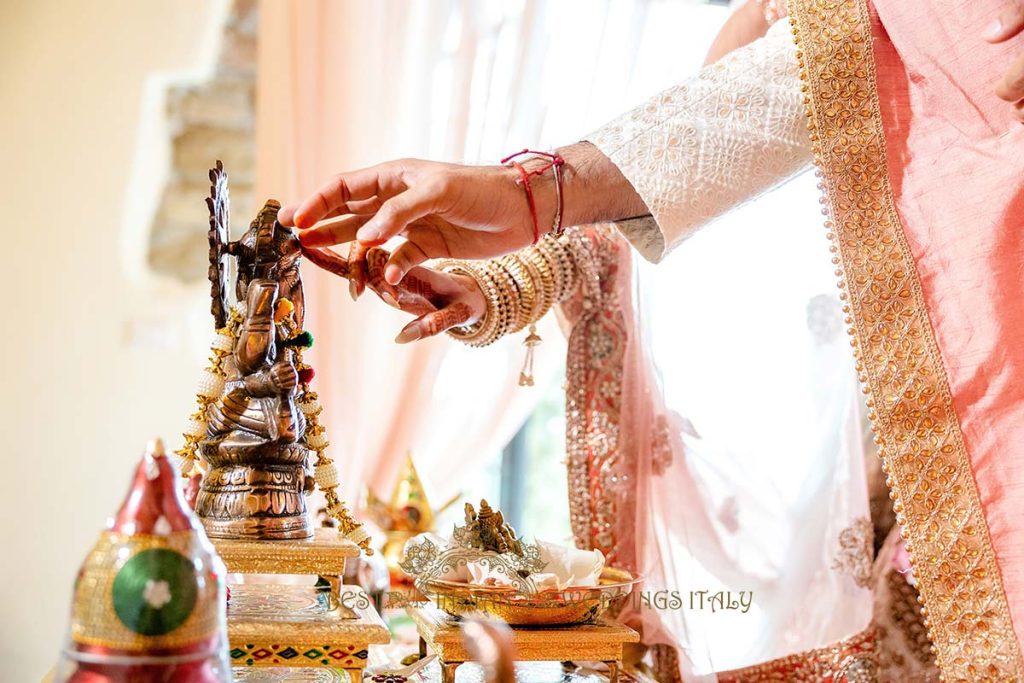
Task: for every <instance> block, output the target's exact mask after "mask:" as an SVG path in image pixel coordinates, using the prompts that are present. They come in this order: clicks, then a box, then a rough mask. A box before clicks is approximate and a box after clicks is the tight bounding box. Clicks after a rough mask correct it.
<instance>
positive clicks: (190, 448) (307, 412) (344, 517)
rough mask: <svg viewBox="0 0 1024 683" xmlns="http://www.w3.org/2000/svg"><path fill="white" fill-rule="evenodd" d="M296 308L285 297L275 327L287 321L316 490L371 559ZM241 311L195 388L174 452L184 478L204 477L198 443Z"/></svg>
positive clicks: (218, 340) (217, 341)
mask: <svg viewBox="0 0 1024 683" xmlns="http://www.w3.org/2000/svg"><path fill="white" fill-rule="evenodd" d="M294 310H295V307H294V305H293V304H292V302H291V301H289V300H288V299H281V300H280V301H278V303H277V308H276V309H275V311H274V320H275V322H276V323H284V324H285V325H286V326H288V327H289V328H290V329H291V334H290V335H289V337H288V339H286V340H285V341H284V343H283V344H282V348H283V350H284V351H286V352H287V351H291V353H292V360H293V361H294V363H295V368H296V369H297V370H298V374H299V387H298V397H297V399H296V402H295V404H296V405H297V406H298V408H299V410H301V411H302V414H303V415H304V416H305V417H306V432H305V434H304V436H303V441H302V444H303V445H304V446H305V447H306V448H307V449H308V450H309V451H310V452H312V453H315V454H316V460H315V462H314V463H313V479H314V481H315V482H316V486H317V488H319V489H320V491H322V492H323V494H324V498H325V499H326V502H327V514H328V516H330V517H331V518H332V519H334V520H336V521H337V522H338V533H340V534H341V535H342V537H343V538H345V539H347V540H350V541H352V542H353V543H355V544H356V545H358V546H359V547H360V548H362V550H363V552H365V553H366V554H367V555H372V554H373V549H372V548H370V535H369V534H368V533H367V531H366V529H364V528H363V525H362V523H361V522H357V521H356V520H355V519H353V517H352V515H351V513H349V511H348V508H347V507H346V506H345V503H344V502H343V501H342V500H341V498H340V497H339V496H338V492H337V488H338V468H337V467H336V466H335V464H334V461H333V460H332V459H331V458H330V457H329V456H328V455H327V447H328V446H330V441H328V439H327V428H326V427H324V426H323V425H322V424H320V419H319V416H320V413H321V412H322V411H323V406H321V405H320V399H319V397H318V396H317V394H316V392H315V391H313V390H311V389H310V387H309V383H310V382H311V381H312V380H313V377H314V376H315V375H316V373H315V372H314V370H313V368H312V367H311V366H309V365H307V364H306V363H305V362H303V360H302V353H303V351H305V350H306V349H308V348H310V347H312V346H313V335H312V334H311V333H310V332H308V331H306V330H297V329H295V325H294V322H292V321H293V320H294V316H293V315H292V313H293V311H294ZM243 312H244V307H243V306H242V304H241V303H238V304H235V306H233V307H232V308H231V311H230V313H229V315H228V322H227V324H226V325H225V326H224V327H222V328H220V329H219V330H217V331H216V332H215V333H214V335H213V342H212V343H211V344H210V360H209V365H208V366H207V368H206V369H205V370H204V371H203V373H202V374H201V375H200V376H199V382H198V383H197V387H196V410H195V412H193V413H192V414H191V415H189V418H188V422H187V423H186V425H185V431H184V432H183V434H182V436H183V437H184V439H185V443H184V445H183V446H182V447H181V448H180V449H178V450H177V451H175V455H177V456H178V458H179V460H178V463H177V464H178V465H179V469H180V471H181V476H182V477H185V478H191V477H193V476H195V475H197V474H202V473H203V468H202V464H201V460H200V458H199V443H200V442H201V441H202V440H203V439H204V438H205V437H206V430H207V415H208V414H209V409H210V406H211V405H212V404H213V403H214V402H215V401H216V400H217V399H218V398H219V397H220V395H221V394H222V393H223V391H224V382H225V373H224V359H225V358H226V357H227V356H229V355H230V354H231V352H232V350H233V349H234V347H235V342H236V340H237V338H238V329H239V326H240V325H241V322H242V320H243ZM289 323H290V324H289Z"/></svg>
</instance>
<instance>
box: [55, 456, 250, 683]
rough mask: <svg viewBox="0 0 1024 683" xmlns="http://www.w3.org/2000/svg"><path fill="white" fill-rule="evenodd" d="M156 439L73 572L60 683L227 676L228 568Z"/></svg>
mask: <svg viewBox="0 0 1024 683" xmlns="http://www.w3.org/2000/svg"><path fill="white" fill-rule="evenodd" d="M179 484H180V479H179V477H178V473H177V472H176V471H175V468H174V466H173V465H172V463H171V461H170V460H169V459H168V458H167V457H165V455H164V448H163V444H162V443H161V442H160V441H154V442H152V443H151V444H150V445H149V447H148V448H147V452H146V454H145V455H144V456H143V458H142V461H141V462H140V463H139V465H138V467H137V468H136V470H135V478H134V481H133V482H132V486H131V489H130V490H129V491H128V495H127V497H126V498H125V500H124V502H123V503H122V504H121V508H120V510H118V512H117V514H116V516H115V517H114V518H113V519H112V520H111V521H110V522H109V524H108V527H107V530H106V531H104V532H102V533H101V534H100V538H99V541H98V542H97V543H96V545H95V546H94V547H93V549H92V551H91V552H90V553H89V555H88V556H87V557H86V559H85V562H84V563H83V564H82V568H81V569H80V570H79V572H78V578H77V580H76V582H75V590H74V598H73V602H72V608H71V633H70V636H69V638H68V644H67V646H66V648H65V650H64V652H63V654H62V657H61V662H60V665H59V666H58V668H57V671H56V676H55V681H58V682H59V683H214V682H218V681H228V680H230V678H231V670H230V668H229V664H228V656H227V633H226V615H225V569H224V565H223V563H222V562H221V561H220V558H219V557H218V556H217V554H216V553H215V552H214V550H213V547H212V546H211V545H210V541H209V540H208V539H207V537H206V533H205V532H204V531H203V527H202V525H201V524H200V523H199V521H198V520H197V519H196V517H195V515H194V514H193V513H192V512H191V511H190V510H189V509H188V507H187V506H186V504H185V502H184V500H183V498H182V494H181V491H180V488H179Z"/></svg>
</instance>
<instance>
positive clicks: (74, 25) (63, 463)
mask: <svg viewBox="0 0 1024 683" xmlns="http://www.w3.org/2000/svg"><path fill="white" fill-rule="evenodd" d="M222 9H223V7H222V4H221V3H218V2H207V1H204V0H187V1H186V0H146V1H145V2H138V1H137V0H97V1H95V2H86V1H83V0H64V1H57V0H48V1H45V2H42V1H40V0H22V1H18V2H11V1H10V0H6V1H5V2H4V3H2V5H0V153H2V158H0V197H2V201H0V207H3V210H4V213H5V216H4V227H3V228H2V230H3V243H4V246H5V251H6V253H7V254H8V256H7V258H6V259H4V261H3V262H4V264H5V267H6V269H7V273H6V275H7V277H6V280H7V282H8V283H9V284H8V287H7V291H6V293H5V296H4V297H3V303H2V310H3V313H4V315H3V319H4V325H3V334H2V335H0V339H2V341H0V344H2V345H3V347H2V350H0V357H2V358H3V366H2V377H3V379H2V384H0V386H2V387H3V396H2V398H0V415H2V416H3V417H2V422H0V426H2V429H0V437H2V440H3V445H2V447H0V453H2V457H3V469H2V474H0V496H2V498H0V500H2V502H3V520H2V522H0V525H2V536H0V541H2V546H0V553H2V558H0V572H2V574H0V576H2V588H0V590H2V593H0V599H2V605H0V648H2V651H0V680H3V681H11V682H12V683H22V682H32V681H37V680H39V678H40V677H41V676H42V674H43V673H44V672H45V671H46V670H47V669H48V668H49V667H50V665H51V664H52V662H53V660H54V658H55V657H56V655H57V652H58V649H59V646H60V644H61V639H62V638H63V633H64V629H65V628H66V621H67V616H66V615H67V611H68V606H69V597H70V590H71V586H72V582H73V581H74V577H75V572H76V571H77V568H78V565H79V563H80V562H81V560H82V558H83V556H84V554H85V553H86V551H87V550H88V548H89V546H90V545H91V544H92V543H93V542H94V540H95V538H96V534H97V532H98V531H99V530H100V528H101V527H102V525H103V524H104V522H105V519H106V517H107V516H108V515H110V514H111V513H112V512H113V511H114V508H115V507H116V506H117V505H118V504H119V503H120V499H121V496H122V495H123V494H124V491H125V487H126V485H127V481H128V477H129V475H130V470H131V467H132V463H133V461H135V460H136V458H137V457H138V455H139V452H140V449H141V448H142V446H143V445H144V443H145V441H146V439H147V438H148V437H150V436H152V435H158V434H159V435H164V436H165V437H166V438H167V439H168V441H169V442H170V443H171V444H172V445H173V446H177V444H178V441H179V439H178V437H177V432H178V430H179V428H180V424H181V422H182V420H183V419H184V417H185V415H186V413H187V412H188V410H189V407H190V403H191V400H192V399H191V396H192V386H193V382H194V378H195V376H196V373H197V372H198V370H199V368H200V366H201V364H202V362H203V357H202V354H197V352H196V348H197V343H196V341H195V340H196V338H197V335H198V330H199V328H202V331H203V332H202V333H203V334H204V335H205V325H206V324H207V323H206V320H208V318H206V317H205V315H204V310H205V307H206V300H205V298H204V295H203V293H202V289H203V288H202V287H199V288H193V289H191V290H183V289H182V288H181V287H175V286H172V285H170V284H168V283H162V282H157V281H153V279H152V278H151V277H148V276H147V274H146V273H145V272H144V269H142V268H140V267H139V265H140V262H138V261H137V258H136V257H135V256H134V253H135V247H134V246H133V245H137V244H139V243H141V242H143V241H144V240H142V239H141V237H143V236H144V234H143V233H142V232H140V231H142V230H144V223H145V221H134V224H133V225H131V226H128V225H126V221H125V220H124V218H123V217H124V210H125V200H126V188H127V185H128V178H129V175H130V174H131V171H132V168H133V161H134V156H135V150H136V138H137V131H138V129H139V126H140V117H141V113H142V111H143V109H144V107H143V99H144V98H143V90H144V81H145V79H146V77H147V75H149V74H151V73H152V72H155V71H168V70H169V71H180V70H188V69H194V68H197V67H199V66H200V65H201V62H202V61H203V60H204V58H208V57H209V55H210V50H209V47H210V45H209V41H210V32H209V31H208V29H207V28H206V27H207V26H209V25H210V24H211V22H212V21H215V20H216V18H217V16H218V13H219V12H220V11H222ZM201 200H202V198H201V197H197V203H196V220H197V221H199V222H204V221H205V215H204V213H205V208H204V207H203V205H202V203H201ZM133 264H134V265H133ZM200 346H201V345H200Z"/></svg>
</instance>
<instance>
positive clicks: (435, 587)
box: [416, 567, 640, 626]
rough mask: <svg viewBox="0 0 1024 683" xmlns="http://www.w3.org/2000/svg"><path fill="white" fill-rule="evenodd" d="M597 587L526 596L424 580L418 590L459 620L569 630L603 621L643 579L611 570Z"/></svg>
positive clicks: (509, 589) (507, 590)
mask: <svg viewBox="0 0 1024 683" xmlns="http://www.w3.org/2000/svg"><path fill="white" fill-rule="evenodd" d="M599 581H600V583H599V584H598V585H597V586H574V587H572V588H566V589H563V590H546V591H540V592H538V593H533V594H525V593H523V592H522V591H520V590H519V589H517V588H514V587H512V586H481V585H478V584H471V583H461V582H457V581H441V580H438V579H421V580H418V581H417V582H416V587H417V588H419V590H420V591H421V592H422V593H423V594H424V595H425V596H426V597H427V598H428V599H429V600H430V601H431V602H433V603H434V604H435V605H437V607H438V608H440V609H442V610H444V611H445V612H447V613H448V614H450V615H452V616H454V617H479V616H487V617H490V618H492V619H498V620H501V621H503V622H505V623H506V624H509V625H510V626H569V625H572V624H586V623H589V622H592V621H595V620H597V618H598V617H600V616H601V615H602V614H604V613H605V612H607V611H608V610H609V609H611V608H613V607H617V606H618V605H619V604H621V603H622V601H623V600H625V598H626V596H628V595H629V593H630V591H632V590H633V586H634V585H635V584H637V583H638V582H639V581H640V579H639V578H634V577H633V575H632V574H630V573H629V572H627V571H625V570H623V569H615V568H613V567H605V569H604V571H602V572H601V578H600V579H599Z"/></svg>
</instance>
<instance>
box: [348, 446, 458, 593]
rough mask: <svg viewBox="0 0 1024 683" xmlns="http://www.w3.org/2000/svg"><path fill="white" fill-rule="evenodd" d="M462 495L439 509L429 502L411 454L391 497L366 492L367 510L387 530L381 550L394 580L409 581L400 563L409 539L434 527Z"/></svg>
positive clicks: (397, 581)
mask: <svg viewBox="0 0 1024 683" xmlns="http://www.w3.org/2000/svg"><path fill="white" fill-rule="evenodd" d="M459 498H460V495H459V494H456V495H455V496H454V497H452V499H451V500H449V501H448V502H447V503H445V504H444V505H442V506H441V507H440V508H438V509H436V510H435V509H434V508H433V507H431V505H430V500H429V499H428V498H427V490H426V486H425V485H424V483H423V480H422V479H421V478H420V475H419V472H417V471H416V465H415V464H413V461H412V455H411V454H410V455H409V456H408V457H407V458H406V460H405V464H404V466H403V467H402V471H401V472H400V473H399V475H398V481H396V482H395V488H394V490H393V491H392V492H391V500H390V501H389V502H386V503H385V502H384V501H383V500H381V499H380V498H378V497H377V496H375V495H374V493H373V491H370V490H369V489H367V492H366V512H367V514H368V515H370V517H371V518H372V519H373V521H374V522H375V523H376V524H377V526H378V527H380V528H381V530H382V531H383V532H384V533H385V534H386V537H387V540H385V541H384V547H383V548H382V549H381V554H382V555H383V556H384V559H385V560H386V562H387V566H388V573H389V574H390V576H391V583H392V584H401V583H408V582H409V581H410V579H409V575H408V574H406V573H405V572H404V571H403V570H402V569H401V567H400V566H399V564H400V562H401V561H402V552H403V550H404V548H405V544H406V542H408V541H409V539H411V538H412V537H413V536H417V535H419V534H423V533H428V532H431V531H434V520H435V519H436V518H437V517H438V516H439V515H441V514H442V513H443V512H444V511H445V510H447V509H448V508H449V507H451V506H452V505H453V504H454V503H455V501H457V500H458V499H459Z"/></svg>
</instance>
